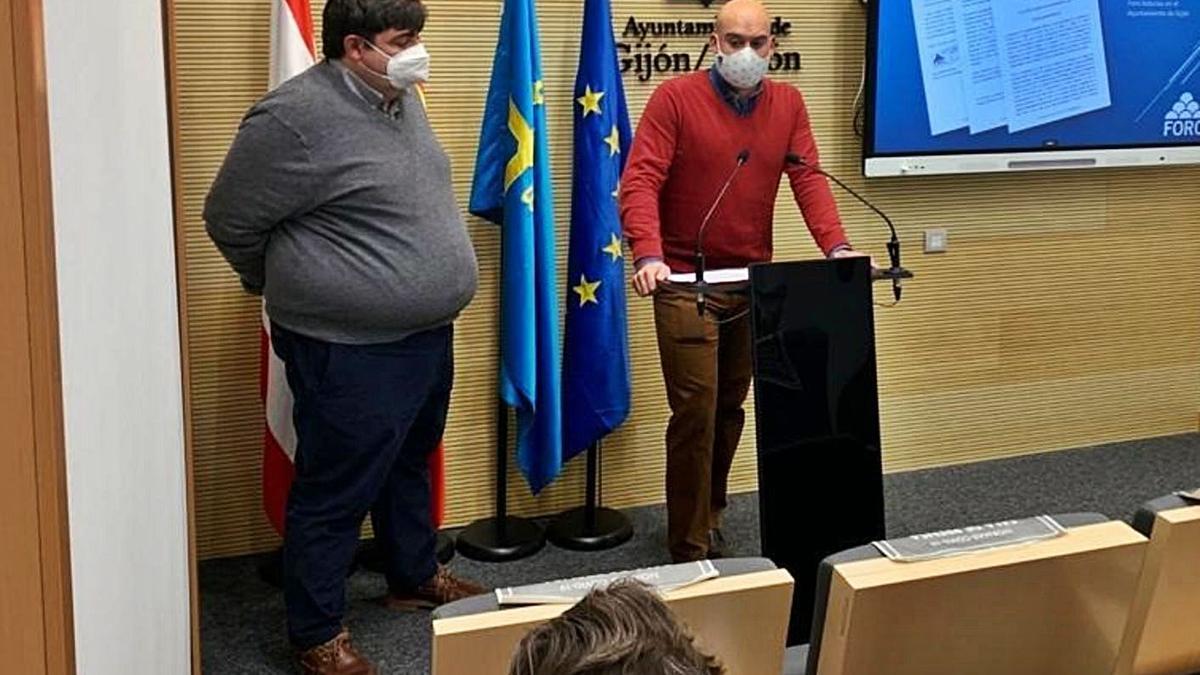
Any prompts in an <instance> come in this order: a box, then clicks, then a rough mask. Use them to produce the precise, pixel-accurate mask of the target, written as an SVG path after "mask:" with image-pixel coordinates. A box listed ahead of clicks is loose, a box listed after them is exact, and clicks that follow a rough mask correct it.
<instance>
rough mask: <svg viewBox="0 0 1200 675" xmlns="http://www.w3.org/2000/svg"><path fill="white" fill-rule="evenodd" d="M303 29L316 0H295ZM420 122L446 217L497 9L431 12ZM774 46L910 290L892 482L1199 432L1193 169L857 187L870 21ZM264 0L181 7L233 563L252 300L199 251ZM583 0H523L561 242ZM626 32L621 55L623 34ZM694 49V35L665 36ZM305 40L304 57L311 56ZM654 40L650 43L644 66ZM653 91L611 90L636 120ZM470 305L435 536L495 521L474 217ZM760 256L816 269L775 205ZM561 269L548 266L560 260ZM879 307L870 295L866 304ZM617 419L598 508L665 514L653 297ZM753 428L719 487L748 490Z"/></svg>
mask: <svg viewBox="0 0 1200 675" xmlns="http://www.w3.org/2000/svg"><path fill="white" fill-rule="evenodd" d="M314 4H315V5H317V6H315V7H314V12H316V13H317V14H319V13H320V4H321V3H320V0H316V2H315V3H314ZM428 5H429V7H430V14H431V17H430V21H429V24H428V27H427V30H426V33H425V38H426V43H427V45H428V47H429V50H430V52H431V54H432V57H433V81H432V82H431V84H430V87H429V96H428V100H429V107H430V117H431V118H432V120H433V123H434V127H435V129H436V131H437V132H438V135H439V137H440V138H441V140H442V143H443V144H444V145H445V146H446V148H447V150H448V151H449V152H450V155H451V157H452V160H453V162H454V180H455V186H456V190H457V192H458V194H459V197H460V200H461V202H462V203H463V204H464V206H465V204H466V201H467V195H468V191H469V189H470V181H471V171H472V168H473V163H474V150H475V146H476V142H477V137H478V133H479V121H480V115H481V112H482V108H483V101H484V96H485V92H486V87H487V81H488V74H489V69H490V65H491V60H492V52H493V49H494V46H495V36H496V31H497V28H498V25H499V8H500V3H499V0H486V1H484V0H429V2H428ZM770 5H771V9H772V13H773V14H775V15H780V16H782V17H784V18H785V19H786V20H787V21H790V22H791V23H792V31H793V32H792V34H791V35H789V36H788V37H786V38H785V39H784V40H783V47H784V49H785V50H787V51H798V52H800V53H801V54H802V56H803V61H802V63H803V69H802V70H801V71H800V72H799V73H795V72H792V73H784V74H782V75H781V78H782V79H786V80H788V81H791V82H793V83H795V84H797V85H798V86H800V87H801V89H802V90H803V91H804V92H805V95H806V98H807V101H808V104H809V108H810V113H811V115H812V118H813V124H814V128H815V132H816V135H817V138H818V140H819V142H820V144H821V148H822V154H823V161H824V164H825V166H826V168H828V169H830V170H833V171H835V172H838V173H839V174H841V175H842V176H845V177H847V178H848V179H849V182H850V183H851V184H852V185H853V186H855V187H857V188H861V189H863V191H864V192H865V193H866V194H867V195H868V196H869V198H871V199H873V200H875V201H876V202H877V203H878V204H879V205H880V206H881V207H883V208H884V209H885V210H887V211H888V212H889V213H890V214H891V215H892V216H893V219H894V220H895V221H896V223H897V226H898V228H899V230H900V235H901V238H902V239H903V241H904V242H905V243H906V264H907V265H908V266H909V267H911V268H912V269H913V270H914V271H915V272H916V273H917V275H918V278H917V280H915V281H913V282H912V283H910V284H909V285H908V287H907V293H906V295H905V298H906V299H905V300H904V302H903V303H902V304H901V305H900V306H899V307H897V308H894V309H880V310H878V311H877V320H878V342H879V363H880V382H881V391H880V396H881V403H882V410H883V417H884V419H883V436H884V451H885V464H886V467H887V469H888V470H889V471H896V470H904V469H913V468H919V467H930V466H937V465H942V464H948V463H955V462H964V461H974V460H981V459H988V458H994V457H1002V456H1009V455H1015V454H1021V453H1028V452H1035V451H1042V450H1052V449H1058V448H1067V447H1076V446H1080V445H1086V444H1090V443H1098V442H1105V441H1114V440H1121V439H1130V438H1139V437H1148V436H1155V435H1162V434H1170V433H1178V432H1183V431H1194V430H1195V429H1196V414H1197V411H1198V410H1200V237H1197V236H1195V232H1196V230H1197V225H1196V221H1197V209H1198V207H1200V197H1197V194H1196V192H1195V191H1194V189H1193V188H1192V184H1193V183H1194V182H1195V181H1196V179H1197V178H1198V177H1200V170H1197V169H1195V168H1183V169H1178V168H1176V169H1157V170H1119V171H1108V170H1105V171H1090V172H1076V173H1038V174H1023V175H1004V176H958V177H927V178H921V179H913V180H905V179H899V180H894V179H889V180H877V181H871V182H870V183H868V182H866V181H864V180H863V179H862V178H860V177H858V161H859V160H858V158H859V142H858V140H857V138H855V136H854V134H853V131H852V124H851V122H852V118H853V99H854V97H855V93H856V91H857V90H858V86H859V79H860V75H861V68H862V46H863V33H864V26H865V16H864V11H863V8H862V6H861V5H860V4H859V3H855V2H849V1H846V0H819V1H817V2H811V1H808V2H806V1H803V0H777V1H775V2H772V3H770ZM269 7H270V5H269V3H268V2H267V0H218V1H214V0H176V26H175V29H176V36H177V40H178V52H177V54H176V58H177V59H178V73H179V78H180V80H179V82H180V120H179V128H180V146H179V152H180V153H181V157H180V167H181V171H182V174H181V178H182V181H181V183H182V185H183V189H184V195H183V205H184V214H183V218H184V221H185V229H186V232H185V240H186V242H187V249H186V254H187V269H186V273H187V287H186V293H187V306H188V316H187V323H188V333H189V344H188V349H189V357H190V363H191V383H192V385H191V386H192V392H191V394H192V401H193V412H192V414H193V419H192V424H193V427H194V434H195V458H196V466H195V475H196V502H197V507H196V508H197V513H196V517H197V536H198V547H199V551H200V553H201V555H202V556H204V557H212V556H221V555H231V554H237V553H246V552H250V551H256V550H262V549H265V548H268V547H270V546H273V545H274V544H275V539H274V536H273V534H272V533H271V531H270V528H269V526H268V525H267V523H266V520H265V519H264V518H263V516H262V515H261V509H260V507H259V503H260V495H259V466H258V462H259V452H260V449H259V442H260V434H261V422H260V419H261V414H262V412H261V407H260V404H259V402H258V394H257V391H258V390H257V383H256V378H257V372H258V370H257V368H258V365H257V359H258V356H257V330H258V328H257V325H258V324H257V317H258V303H257V302H256V301H255V300H254V299H252V298H249V297H247V296H245V295H243V294H242V293H241V292H240V291H239V289H238V285H237V282H236V280H235V279H234V277H233V275H232V273H231V272H230V271H229V270H228V268H227V267H226V265H225V263H224V262H223V261H222V260H221V259H220V257H219V256H218V255H217V253H216V251H215V249H214V248H213V247H212V246H211V244H210V243H209V241H208V239H207V237H206V236H205V234H204V230H203V224H202V223H201V222H200V219H199V216H200V209H201V205H202V202H203V198H204V195H205V192H206V191H207V189H208V186H209V184H210V183H211V181H212V178H213V175H214V174H215V172H216V169H217V167H218V165H219V163H220V161H221V159H222V157H223V155H224V152H225V149H226V147H227V145H228V143H229V141H230V139H231V138H232V135H233V132H234V130H235V129H236V126H237V122H238V119H239V118H240V116H241V114H242V113H243V112H244V111H245V109H246V108H247V107H248V106H249V105H250V104H251V103H252V102H253V101H254V100H255V99H256V98H257V97H258V96H259V95H260V94H261V93H262V92H263V90H264V88H265V86H266V69H267V26H268V12H269ZM713 11H714V10H712V9H705V8H704V7H703V6H702V5H701V4H700V3H699V2H672V1H670V0H614V2H613V16H614V23H615V24H616V30H617V32H618V34H620V32H621V31H622V30H623V29H624V28H625V25H626V22H627V21H628V19H629V17H630V16H636V17H637V18H638V20H642V21H647V20H668V19H669V20H672V21H674V20H675V19H684V20H694V21H704V20H708V19H710V18H711V16H712V14H713ZM581 14H582V2H581V0H541V2H539V15H540V21H541V31H542V48H543V59H544V63H543V66H544V69H545V82H546V100H547V104H548V108H547V110H548V116H549V123H550V125H551V130H552V138H551V148H552V161H553V164H554V176H555V184H556V187H557V188H558V197H557V207H558V215H559V223H560V230H559V231H560V249H561V250H563V251H565V247H566V227H567V216H568V214H569V199H570V196H569V185H570V173H569V171H570V153H571V147H570V142H571V141H570V138H571V114H572V113H571V105H572V104H571V98H572V95H571V88H572V85H573V81H574V72H575V67H576V60H577V58H578V57H577V53H578V35H579V28H580V21H581ZM319 18H320V17H319V16H318V17H317V28H318V31H319V28H320V21H319ZM618 39H621V38H618ZM669 41H670V44H671V47H670V48H669V49H668V50H667V51H686V52H689V53H690V54H691V55H692V58H693V59H694V58H695V56H696V55H697V54H698V53H699V52H700V50H701V44H702V42H703V40H702V39H694V38H671V39H670V40H669ZM318 42H319V40H318ZM662 42H663V40H662V39H653V38H652V39H651V41H650V43H651V47H652V49H653V50H657V46H658V45H659V44H661V43H662ZM662 77H663V76H662V75H656V76H655V77H654V78H652V79H651V80H650V81H648V82H641V81H639V80H638V78H637V77H636V76H635V75H634V74H632V73H630V74H627V77H626V87H627V92H628V95H629V99H630V107H631V110H632V111H633V113H634V115H635V122H636V117H637V114H638V113H639V112H640V110H641V109H642V107H643V105H644V103H645V100H646V98H647V97H648V95H649V93H650V92H651V91H652V90H653V87H654V86H655V85H656V84H657V83H658V82H660V81H661V79H662ZM839 203H840V204H841V206H842V209H843V214H844V217H845V220H846V224H847V229H848V231H849V233H850V236H851V238H852V239H853V240H854V241H855V243H856V244H857V246H858V247H859V248H865V249H869V250H870V251H872V252H873V253H874V254H875V255H877V256H880V257H883V256H884V255H885V252H884V250H883V242H884V240H885V234H884V232H885V230H884V228H883V226H882V225H881V224H880V223H877V222H876V221H875V220H873V219H872V218H871V217H870V215H869V214H867V213H865V212H864V211H863V210H862V209H860V208H858V207H857V206H856V204H855V202H853V200H851V199H849V198H843V197H842V196H841V195H839ZM469 227H470V230H471V235H472V237H473V239H474V241H475V245H476V249H477V253H478V255H479V261H480V272H481V282H482V283H481V288H480V291H479V294H478V296H477V297H476V298H475V301H474V303H473V304H472V305H471V307H470V308H468V310H467V311H466V313H465V314H464V315H463V317H462V318H461V320H460V321H459V324H458V332H457V335H456V337H457V340H456V342H457V356H458V376H457V383H456V389H455V395H454V401H453V406H452V410H451V420H450V426H449V429H448V430H447V436H446V442H447V448H448V467H447V469H448V474H447V476H448V481H449V483H450V492H449V497H450V501H449V504H448V509H447V517H448V521H449V523H450V524H461V523H464V522H467V521H469V520H471V519H473V518H475V517H478V516H481V515H484V514H487V513H489V512H490V509H491V504H492V497H491V495H492V485H493V483H492V478H491V475H492V461H493V447H494V438H493V435H494V431H493V430H494V421H495V420H494V414H495V413H494V401H495V370H496V367H495V362H496V345H495V330H496V319H495V316H496V312H495V308H496V303H497V295H496V281H497V272H498V270H497V260H498V248H497V243H498V239H497V236H496V232H495V229H494V228H493V227H492V226H490V225H488V224H486V223H483V222H481V221H479V220H476V219H471V220H470V221H469ZM926 227H946V228H949V230H950V245H951V247H950V252H949V253H947V254H943V255H939V256H922V255H920V253H919V249H920V239H921V231H922V229H924V228H926ZM776 242H777V251H776V257H777V258H778V259H789V258H804V257H812V256H814V255H815V254H816V253H817V252H816V249H815V247H814V246H813V245H812V243H811V241H810V239H809V237H808V235H807V233H806V231H805V230H804V228H803V226H802V224H801V221H800V218H799V215H798V213H797V210H796V209H795V207H794V205H793V204H792V203H791V201H790V198H789V197H788V195H787V194H785V193H784V194H781V199H780V202H779V206H778V208H777V224H776ZM560 264H562V265H564V266H565V256H564V257H562V258H560ZM889 297H890V295H889V292H888V291H887V290H886V289H882V288H881V289H879V295H878V299H879V300H880V301H881V302H883V301H886V300H887V299H888V298H889ZM629 322H630V327H631V330H630V339H631V345H630V349H631V354H632V364H633V369H634V373H633V386H634V412H633V414H632V415H631V417H630V419H629V421H628V422H627V423H626V424H625V426H624V427H623V428H622V429H620V430H619V431H618V432H617V433H616V434H614V435H613V437H612V438H611V439H610V440H609V442H608V443H607V444H606V448H605V457H604V493H605V498H606V500H607V501H608V503H610V504H612V505H614V506H619V507H621V506H632V505H635V504H648V503H655V502H659V501H661V500H662V498H663V492H662V473H663V466H664V463H663V450H662V434H663V430H664V428H665V423H666V418H667V407H666V403H665V400H664V398H663V395H662V381H661V376H660V375H659V371H658V362H657V353H656V347H655V344H654V340H653V321H652V315H651V312H650V306H649V303H648V302H646V301H643V300H640V299H637V298H632V297H631V298H630V313H629ZM753 435H754V424H753V415H751V416H750V420H749V423H748V425H747V429H746V434H745V442H744V443H743V448H742V451H741V452H740V455H739V459H738V461H737V463H736V465H735V467H734V476H733V479H732V485H733V487H734V489H736V490H751V489H753V488H754V484H755V465H754V460H753V453H752V450H753ZM581 465H582V462H574V463H572V465H571V466H570V467H569V468H568V470H567V471H566V472H565V474H564V477H563V478H562V479H561V480H560V481H559V482H558V483H557V484H555V485H554V486H552V487H551V488H549V489H548V490H547V491H546V492H545V493H544V494H543V496H541V497H539V498H536V499H535V498H532V497H530V496H529V495H528V490H527V489H526V488H525V486H524V483H523V482H522V481H521V479H520V478H519V476H517V475H516V473H515V472H514V473H513V474H512V475H510V476H509V480H510V482H511V487H512V489H511V491H510V495H512V508H513V510H514V511H516V512H520V513H524V514H544V513H551V512H554V511H556V510H558V509H560V508H563V507H566V506H573V505H576V504H578V503H579V502H580V501H581V500H582V494H583V492H582V466H581Z"/></svg>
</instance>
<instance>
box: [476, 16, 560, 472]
mask: <svg viewBox="0 0 1200 675" xmlns="http://www.w3.org/2000/svg"><path fill="white" fill-rule="evenodd" d="M542 92H543V87H542V65H541V54H540V49H539V47H538V30H537V15H536V13H535V12H534V6H533V0H504V16H503V18H502V19H501V21H500V37H499V40H498V41H497V44H496V58H495V60H494V61H493V63H492V82H491V85H490V88H489V89H488V96H487V105H486V107H485V109H484V114H483V128H482V129H481V131H480V134H479V155H478V156H477V157H476V160H475V179H474V185H473V186H472V188H471V203H470V211H471V213H473V214H475V215H477V216H481V217H483V218H486V219H487V220H490V221H492V222H493V223H496V224H498V225H500V227H501V235H500V236H501V242H502V243H501V247H500V248H501V257H500V268H501V269H500V397H501V398H502V399H503V400H504V402H505V403H507V404H508V405H510V406H512V407H513V408H515V409H516V415H517V464H518V465H519V466H520V468H521V471H522V472H523V473H524V474H525V478H526V480H527V481H528V482H529V486H530V488H532V489H533V491H534V492H535V493H537V492H539V491H541V489H542V488H544V487H545V486H546V485H547V484H549V483H550V482H551V481H553V480H554V478H555V477H556V476H557V475H558V473H559V471H560V470H561V469H562V408H561V405H562V400H561V396H562V373H561V370H560V368H561V366H562V363H561V354H560V351H559V341H558V340H559V336H558V292H559V290H558V289H559V286H558V281H559V280H558V278H557V275H556V273H555V265H554V205H553V200H552V199H551V184H550V160H549V151H548V149H547V147H546V141H547V134H546V105H545V100H544V97H543V93H542ZM501 478H503V477H501Z"/></svg>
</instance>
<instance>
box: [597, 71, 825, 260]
mask: <svg viewBox="0 0 1200 675" xmlns="http://www.w3.org/2000/svg"><path fill="white" fill-rule="evenodd" d="M743 149H746V150H749V151H750V156H749V160H748V161H747V162H746V165H745V166H743V167H742V168H741V171H740V172H739V173H738V176H737V178H735V179H734V181H733V185H732V186H731V187H730V188H729V192H728V193H727V194H726V195H725V200H724V201H723V202H722V203H721V205H720V206H719V207H717V210H716V212H715V213H714V214H713V217H712V220H711V221H710V222H709V224H708V228H707V229H706V230H705V231H704V254H705V257H706V258H707V261H706V263H707V266H708V268H709V269H717V268H722V267H745V266H746V265H748V264H750V263H753V262H766V261H769V260H770V259H771V251H772V231H771V230H772V222H773V219H774V216H775V198H776V194H777V193H778V190H779V180H780V176H781V175H783V173H784V172H785V170H787V173H788V178H789V181H790V182H791V185H792V192H793V194H794V195H795V197H796V203H797V204H799V206H800V211H801V213H803V214H804V221H805V222H806V223H807V224H808V229H809V232H811V233H812V236H813V239H814V240H816V243H817V246H819V247H820V248H821V250H822V251H823V252H825V253H826V254H828V253H829V252H830V251H831V250H832V249H834V248H835V247H837V246H839V245H843V244H846V235H845V233H844V232H843V230H842V223H841V220H840V218H839V217H838V212H837V204H836V202H834V200H833V194H832V193H831V192H830V190H829V183H828V182H827V181H826V180H825V178H824V177H823V176H821V175H820V174H818V173H816V172H813V171H809V170H806V169H804V168H793V167H789V166H787V164H786V160H785V158H786V156H787V154H788V153H789V152H792V153H795V154H796V155H799V156H800V157H804V158H806V159H807V160H808V161H810V162H812V163H814V164H817V163H818V158H817V145H816V142H815V141H814V140H813V136H812V129H811V127H810V126H809V122H808V111H807V110H806V109H805V107H804V99H803V98H802V97H801V96H800V92H799V91H797V90H796V88H795V87H793V86H791V85H789V84H785V83H780V82H773V81H771V80H764V82H763V90H762V92H761V93H760V94H759V99H758V101H757V103H756V104H755V107H754V109H753V111H752V112H751V113H750V114H749V115H747V116H746V117H738V116H737V114H736V113H735V112H734V110H733V108H732V107H731V106H730V105H729V104H728V103H726V102H725V101H724V100H723V99H722V98H721V96H720V94H718V93H717V91H716V89H715V88H714V87H713V84H712V82H711V81H710V80H709V74H708V73H707V72H706V71H699V72H696V73H692V74H689V75H684V76H682V77H678V78H675V79H673V80H669V81H667V82H664V83H663V84H662V85H660V86H659V87H658V89H657V90H656V91H655V92H654V94H653V95H652V96H651V97H650V101H649V102H648V103H647V104H646V110H645V112H644V113H643V114H642V121H641V123H640V124H639V125H638V129H637V135H636V136H635V138H634V141H633V149H632V151H631V153H630V156H629V161H628V163H627V165H626V167H625V173H624V175H623V176H622V177H621V191H620V199H621V220H622V222H623V223H624V229H625V237H626V238H627V239H628V240H629V244H630V246H631V247H632V249H633V259H634V260H635V261H637V260H640V259H642V258H645V257H649V256H653V257H658V258H662V259H663V260H664V261H665V262H666V263H667V265H668V266H669V267H670V268H671V270H672V271H676V272H691V271H694V267H695V265H694V264H693V260H694V258H693V256H694V253H695V249H696V233H697V231H698V230H699V228H700V222H701V221H702V220H703V219H704V214H705V213H706V212H707V211H708V209H709V207H710V206H711V205H712V202H713V199H715V198H716V196H717V193H718V192H719V191H720V189H721V185H722V184H723V183H724V182H725V179H726V178H727V177H728V176H729V172H730V171H731V170H732V169H733V167H734V166H735V165H736V164H737V157H738V153H740V152H741V151H742V150H743Z"/></svg>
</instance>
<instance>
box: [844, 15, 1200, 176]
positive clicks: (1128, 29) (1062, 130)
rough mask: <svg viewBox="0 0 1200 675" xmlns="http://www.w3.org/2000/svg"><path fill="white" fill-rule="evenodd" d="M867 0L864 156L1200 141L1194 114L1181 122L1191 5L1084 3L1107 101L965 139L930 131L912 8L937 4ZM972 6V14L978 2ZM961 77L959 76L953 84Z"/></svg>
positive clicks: (1197, 32)
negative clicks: (1095, 30)
mask: <svg viewBox="0 0 1200 675" xmlns="http://www.w3.org/2000/svg"><path fill="white" fill-rule="evenodd" d="M872 1H873V2H874V3H876V5H877V6H876V7H875V8H873V10H872V11H874V12H876V14H875V16H874V17H873V18H874V20H875V24H874V25H873V27H872V28H873V31H872V32H873V34H874V35H873V37H874V44H873V50H874V51H873V53H874V63H873V64H869V72H868V78H869V81H868V95H870V94H871V92H872V91H873V96H872V97H871V100H869V101H868V109H867V114H868V115H869V116H870V120H869V124H868V134H867V139H866V154H867V156H876V157H879V156H897V155H922V154H948V153H951V154H968V153H980V152H1006V151H1014V150H1017V151H1019V150H1045V149H1058V150H1068V149H1073V148H1079V149H1084V148H1110V147H1144V146H1164V145H1197V144H1200V112H1197V113H1196V114H1195V119H1196V122H1195V124H1193V123H1192V122H1190V121H1186V122H1185V120H1184V119H1181V118H1186V120H1191V119H1192V114H1193V110H1191V109H1189V106H1188V104H1189V103H1190V102H1191V101H1193V100H1196V101H1197V105H1200V72H1197V71H1198V70H1200V0H1091V2H1092V3H1098V13H1099V19H1100V31H1101V33H1102V41H1103V52H1104V57H1105V61H1106V68H1107V76H1108V96H1109V98H1110V103H1109V104H1108V105H1106V106H1104V107H1102V108H1100V109H1097V110H1092V111H1090V112H1083V113H1081V114H1077V115H1074V116H1070V117H1066V118H1065V119H1059V120H1056V121H1050V122H1047V123H1044V124H1039V125H1036V126H1032V127H1031V128H1026V129H1022V130H1019V131H1015V132H1014V131H1011V130H1010V128H1009V127H1008V126H1006V125H1001V126H999V127H997V128H993V129H990V130H987V131H981V132H979V133H974V134H972V133H971V132H970V129H969V128H957V129H954V130H948V131H945V130H944V131H943V132H942V133H938V134H934V133H932V130H931V124H932V123H931V120H930V112H929V111H928V110H927V106H928V100H927V97H926V90H925V86H926V85H925V82H924V81H923V78H922V71H921V64H922V61H921V54H920V51H919V48H918V35H917V23H916V20H915V19H914V2H916V3H925V4H924V5H921V6H922V8H924V9H922V11H926V12H928V11H930V10H929V9H928V7H937V6H939V3H940V2H942V0H872ZM963 1H964V0H951V2H956V3H962V2H963ZM965 1H966V2H968V3H971V1H972V0H965ZM974 2H975V5H974V6H975V7H976V8H978V7H979V5H978V2H979V0H974ZM992 2H993V3H997V4H998V3H1004V2H1022V0H992ZM1025 2H1026V5H1025V6H1026V7H1029V5H1028V4H1027V3H1028V0H1025ZM1078 2H1080V0H1040V5H1039V6H1036V7H1032V8H1030V11H1034V10H1036V11H1043V12H1053V11H1056V9H1055V5H1059V6H1062V5H1071V4H1073V3H1078ZM940 6H941V7H942V8H943V10H944V5H940ZM1078 6H1079V5H1078V4H1075V7H1076V8H1078ZM956 11H961V9H960V10H956ZM993 11H995V10H993ZM1010 25H1011V24H1010ZM927 34H928V33H927ZM960 35H961V33H960ZM1055 35H1057V33H1056V34H1055ZM926 39H927V44H928V42H929V41H930V40H929V39H928V38H926ZM1055 39H1058V38H1055ZM1043 42H1044V43H1045V40H1043ZM958 44H965V43H964V42H963V41H961V40H960V41H959V43H958ZM1044 47H1045V44H1043V48H1044ZM931 55H932V54H927V56H931ZM938 58H940V56H939V57H938ZM967 59H968V60H969V56H968V57H967ZM968 79H969V76H967V75H964V76H962V81H963V82H966V81H968ZM1172 80H1174V81H1173V82H1172ZM962 86H964V87H966V86H968V85H966V84H963V85H962ZM1192 93H1194V94H1195V96H1194V97H1193V96H1192ZM964 95H965V94H964ZM1156 95H1157V96H1158V98H1157V100H1156V101H1154V102H1153V103H1152V100H1154V99H1155V97H1156ZM1195 107H1196V106H1195V105H1192V106H1190V108H1193V109H1194V108H1195ZM1172 111H1174V112H1172ZM1139 114H1141V115H1142V119H1141V120H1140V121H1138V120H1137V118H1138V116H1139Z"/></svg>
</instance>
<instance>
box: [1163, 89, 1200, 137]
mask: <svg viewBox="0 0 1200 675" xmlns="http://www.w3.org/2000/svg"><path fill="white" fill-rule="evenodd" d="M1163 136H1166V137H1169V138H1179V137H1180V136H1200V101H1197V100H1196V97H1194V96H1192V94H1191V92H1184V93H1183V94H1182V95H1180V97H1179V100H1178V101H1176V102H1175V105H1173V106H1171V109H1170V110H1168V111H1167V114H1166V115H1164V116H1163Z"/></svg>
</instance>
